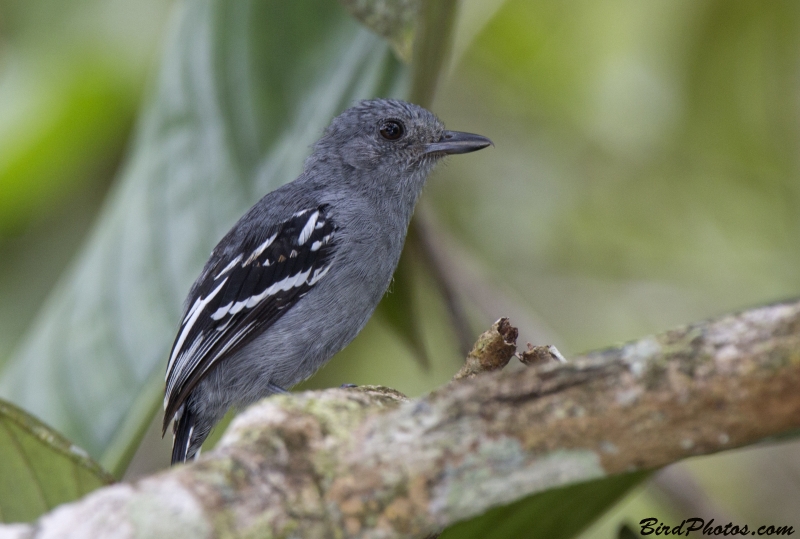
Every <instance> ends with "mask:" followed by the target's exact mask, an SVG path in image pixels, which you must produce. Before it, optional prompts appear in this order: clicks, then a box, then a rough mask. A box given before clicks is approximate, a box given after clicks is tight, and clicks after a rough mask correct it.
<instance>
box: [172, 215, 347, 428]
mask: <svg viewBox="0 0 800 539" xmlns="http://www.w3.org/2000/svg"><path fill="white" fill-rule="evenodd" d="M326 209H327V208H326V206H324V205H323V206H319V207H311V208H308V209H305V210H303V211H299V212H297V213H295V214H294V215H293V216H292V217H290V218H289V219H287V220H286V221H284V222H282V223H280V224H279V225H277V226H276V227H274V228H272V229H271V230H268V231H266V233H265V234H263V237H261V238H258V240H257V241H250V242H246V245H245V247H244V250H243V251H242V252H240V253H238V254H232V255H230V256H228V257H227V258H220V259H219V260H218V261H217V263H216V264H215V265H214V267H212V268H206V270H205V271H204V273H203V275H202V276H201V278H200V280H199V282H198V283H196V284H195V286H194V287H193V289H192V292H191V293H190V294H191V295H190V297H189V299H188V301H187V306H189V305H191V306H190V307H189V308H188V309H187V310H186V312H185V313H184V317H183V320H182V321H181V326H180V329H179V330H178V335H177V336H176V337H175V342H174V344H173V345H172V351H171V352H170V357H169V364H168V365H167V378H166V394H165V397H164V408H165V410H166V413H165V416H164V431H166V427H167V425H168V424H169V421H170V420H171V419H172V418H173V416H174V415H175V413H176V412H177V411H178V409H179V408H180V406H181V405H182V404H183V403H184V401H185V400H186V398H187V397H188V395H189V393H190V392H191V391H192V389H194V387H195V386H196V385H197V384H198V382H200V380H202V379H203V377H204V376H205V375H206V374H207V373H208V372H209V370H210V369H211V368H212V367H213V366H214V365H216V364H217V363H218V362H219V361H220V360H222V359H224V358H225V357H226V356H228V355H230V354H231V353H233V352H234V351H236V350H238V349H240V348H241V347H242V346H243V345H245V344H246V343H248V342H249V341H250V340H252V339H253V338H254V337H255V336H257V335H259V334H261V333H263V332H264V331H265V330H266V329H267V328H269V327H270V326H271V325H273V324H274V323H275V321H276V320H278V318H280V317H281V315H282V314H283V313H285V312H286V311H287V310H288V309H290V308H291V307H292V305H294V304H295V303H297V301H298V300H299V299H300V298H302V297H303V296H304V295H305V294H307V293H308V291H309V290H311V288H313V287H314V285H315V284H317V282H319V281H320V279H322V278H324V277H325V275H326V274H327V273H328V270H329V269H330V268H331V263H332V260H333V252H334V250H335V248H336V242H335V240H334V235H335V231H336V227H335V225H334V223H333V222H332V220H331V219H330V217H329V216H328V215H327V212H326ZM247 243H249V244H250V245H247Z"/></svg>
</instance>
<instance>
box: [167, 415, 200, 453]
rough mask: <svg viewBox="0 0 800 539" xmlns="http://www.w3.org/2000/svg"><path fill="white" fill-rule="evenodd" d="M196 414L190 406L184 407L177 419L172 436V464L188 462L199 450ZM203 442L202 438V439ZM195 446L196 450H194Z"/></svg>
mask: <svg viewBox="0 0 800 539" xmlns="http://www.w3.org/2000/svg"><path fill="white" fill-rule="evenodd" d="M195 427H196V419H195V414H194V413H193V412H192V410H191V409H190V408H189V407H188V406H184V407H183V413H182V414H180V417H179V418H178V419H176V420H175V425H174V426H173V432H174V436H173V438H172V464H173V465H174V464H178V463H180V462H186V459H189V458H191V457H193V456H194V454H195V453H196V452H197V446H198V443H197V436H196V435H195ZM200 443H202V440H201V441H200ZM193 446H194V450H193V451H192V449H193Z"/></svg>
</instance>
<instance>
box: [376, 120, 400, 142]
mask: <svg viewBox="0 0 800 539" xmlns="http://www.w3.org/2000/svg"><path fill="white" fill-rule="evenodd" d="M405 132H406V130H405V128H404V127H403V124H402V123H400V122H398V121H397V120H386V121H385V122H383V123H382V124H381V128H380V133H381V136H382V137H383V138H385V139H386V140H397V139H399V138H400V137H402V136H403V133H405Z"/></svg>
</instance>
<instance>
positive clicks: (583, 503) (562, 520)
mask: <svg viewBox="0 0 800 539" xmlns="http://www.w3.org/2000/svg"><path fill="white" fill-rule="evenodd" d="M648 475H649V474H648V472H633V473H628V474H622V475H615V476H613V477H608V478H605V479H597V480H595V481H590V482H587V483H579V484H577V485H571V486H568V487H564V488H558V489H553V490H549V491H547V492H542V493H539V494H534V495H533V496H529V497H528V498H525V499H523V500H520V501H518V502H515V503H513V504H511V505H507V506H505V507H498V508H495V509H491V510H490V511H488V512H486V513H485V514H483V515H481V516H479V517H476V518H473V519H470V520H467V521H464V522H461V523H459V524H456V525H455V526H451V527H450V528H448V529H447V530H446V531H445V532H444V533H443V534H442V535H441V537H440V539H473V538H474V539H516V538H520V539H522V538H525V539H539V538H546V539H562V538H567V537H574V536H575V535H577V534H578V533H580V532H581V531H582V530H583V529H584V528H586V527H587V526H588V525H589V524H591V523H592V522H594V521H595V520H596V519H597V518H598V517H599V516H600V515H601V514H603V513H604V512H605V511H606V510H607V509H609V508H610V507H611V506H613V505H614V504H615V503H616V502H617V501H618V500H619V499H620V498H622V496H623V495H624V494H625V493H626V492H628V491H629V490H630V489H631V488H633V487H634V486H636V485H638V484H639V483H640V482H641V481H643V480H644V479H645V478H646V477H647V476H648Z"/></svg>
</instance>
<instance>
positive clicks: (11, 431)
mask: <svg viewBox="0 0 800 539" xmlns="http://www.w3.org/2000/svg"><path fill="white" fill-rule="evenodd" d="M112 481H113V478H112V477H111V475H110V474H108V472H106V471H104V470H103V469H102V468H101V467H100V466H99V465H98V464H97V463H96V462H94V461H93V460H92V459H90V458H89V457H88V456H87V455H86V452H85V451H83V450H82V449H79V448H78V447H76V446H74V445H73V444H72V443H71V442H70V441H69V440H67V439H66V438H64V437H63V436H61V435H60V434H58V433H57V432H55V431H54V430H52V429H51V428H50V427H48V426H47V425H45V424H44V423H42V422H41V421H39V420H38V419H36V418H34V417H32V416H30V415H28V414H27V413H25V412H24V411H22V410H20V409H19V408H17V407H16V406H13V405H11V404H9V403H7V402H5V401H2V400H0V522H26V521H30V520H34V519H35V518H37V517H38V516H39V515H41V514H42V513H45V512H47V511H49V510H50V509H52V508H53V507H55V506H57V505H59V504H62V503H67V502H71V501H73V500H76V499H78V498H80V497H81V496H83V495H84V494H86V493H88V492H91V491H92V490H94V489H96V488H98V487H101V486H103V485H107V484H109V483H111V482H112Z"/></svg>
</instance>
